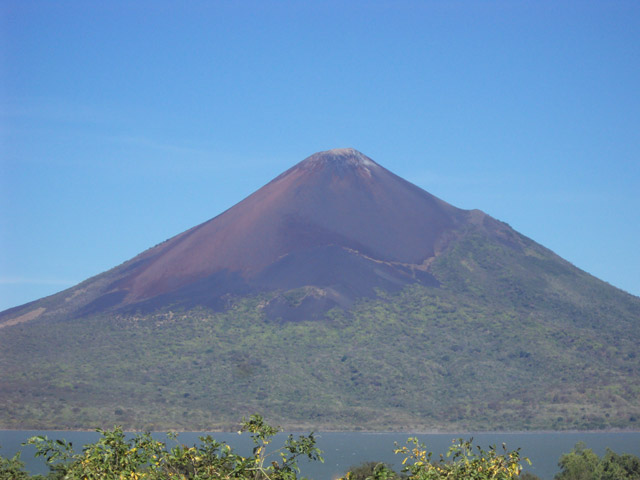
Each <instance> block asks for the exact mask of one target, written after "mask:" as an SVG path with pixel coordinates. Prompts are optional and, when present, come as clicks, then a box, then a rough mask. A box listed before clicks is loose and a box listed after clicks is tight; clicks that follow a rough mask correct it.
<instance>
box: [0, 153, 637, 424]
mask: <svg viewBox="0 0 640 480" xmlns="http://www.w3.org/2000/svg"><path fill="white" fill-rule="evenodd" d="M639 344H640V299H639V298H637V297H634V296H632V295H629V294H627V293H625V292H623V291H621V290H618V289H616V288H614V287H612V286H610V285H608V284H606V283H605V282H602V281H600V280H598V279H596V278H594V277H592V276H591V275H589V274H587V273H586V272H584V271H582V270H580V269H578V268H576V267H575V266H573V265H571V264H570V263H569V262H567V261H565V260H563V259H562V258H560V257H558V256H557V255H555V254H554V253H553V252H551V251H550V250H548V249H546V248H545V247H543V246H542V245H539V244H538V243H536V242H535V241H533V240H531V239H529V238H527V237H525V236H523V235H521V234H520V233H518V232H516V231H515V230H513V229H512V228H511V227H509V226H508V225H507V224H505V223H503V222H500V221H498V220H496V219H494V218H492V217H490V216H489V215H486V214H485V213H483V212H481V211H479V210H461V209H459V208H456V207H454V206H452V205H450V204H448V203H446V202H445V201H443V200H440V199H438V198H436V197H434V196H433V195H431V194H429V193H427V192H426V191H424V190H422V189H420V188H418V187H417V186H415V185H413V184H411V183H409V182H407V181H406V180H403V179H402V178H400V177H398V176H397V175H394V174H393V173H391V172H389V171H388V170H386V169H385V168H383V167H382V166H380V165H379V164H377V163H376V162H374V161H373V160H372V159H370V158H368V157H367V156H365V155H363V154H362V153H360V152H358V151H356V150H353V149H337V150H329V151H326V152H319V153H316V154H314V155H311V156H310V157H308V158H306V159H305V160H303V161H302V162H300V163H298V164H297V165H295V166H293V167H292V168H290V169H289V170H287V171H286V172H284V173H282V174H281V175H279V176H278V177H276V178H275V179H273V180H272V181H271V182H269V183H268V184H266V185H265V186H264V187H262V188H260V189H259V190H257V191H256V192H255V193H253V194H252V195H250V196H249V197H247V198H245V199H244V200H242V201H241V202H240V203H238V204H236V205H235V206H233V207H231V208H230V209H228V210H226V211H225V212H223V213H221V214H220V215H218V216H216V217H215V218H213V219H211V220H209V221H207V222H205V223H202V224H201V225H198V226H195V227H193V228H191V229H190V230H187V231H185V232H183V233H180V234H179V235H176V236H175V237H173V238H171V239H169V240H167V241H165V242H163V243H161V244H159V245H157V246H155V247H153V248H150V249H149V250H147V251H145V252H143V253H141V254H139V255H137V256H136V257H134V258H132V259H131V260H129V261H127V262H125V263H123V264H122V265H119V266H117V267H115V268H112V269H111V270H109V271H106V272H104V273H101V274H99V275H97V276H95V277H93V278H90V279H88V280H86V281H84V282H82V283H80V284H79V285H76V286H74V287H72V288H70V289H68V290H65V291H63V292H60V293H58V294H56V295H52V296H50V297H46V298H43V299H40V300H37V301H35V302H31V303H28V304H25V305H22V306H19V307H15V308H12V309H10V310H6V311H4V312H1V313H0V351H1V352H2V355H0V428H23V429H24V428H38V429H56V428H89V427H95V426H103V427H106V426H111V425H113V424H120V425H123V426H125V427H126V428H128V429H131V430H145V429H149V430H163V429H167V428H173V429H187V430H199V431H211V430H215V429H226V428H233V423H234V422H235V421H237V419H238V418H241V417H242V416H243V415H245V416H248V415H250V414H252V413H256V412H257V413H261V414H263V415H265V416H266V417H268V418H269V419H270V420H271V421H273V422H277V423H280V424H281V425H283V426H285V427H288V428H291V429H296V428H301V429H308V428H313V429H346V430H353V429H355V428H366V429H370V430H398V429H406V430H412V431H418V430H433V429H440V430H451V431H469V430H476V431H477V430H532V429H542V430H552V429H553V430H567V429H571V430H576V429H604V428H622V429H639V428H640V426H639V423H638V422H639V420H638V419H640V400H639V399H640V391H639V390H638V385H640V355H638V354H637V346H638V345H639Z"/></svg>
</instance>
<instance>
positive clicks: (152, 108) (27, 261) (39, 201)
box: [0, 0, 640, 310]
mask: <svg viewBox="0 0 640 480" xmlns="http://www.w3.org/2000/svg"><path fill="white" fill-rule="evenodd" d="M0 15H1V19H0V21H1V22H2V23H1V25H0V40H1V42H2V43H1V44H2V48H0V132H1V133H0V135H1V137H0V141H1V143H0V149H1V150H0V160H1V161H0V190H1V191H2V195H1V196H0V253H1V255H0V310H1V309H5V308H9V307H12V306H16V305H19V304H22V303H25V302H27V301H30V300H35V299H37V298H39V297H42V296H44V295H49V294H52V293H55V292H57V291H60V290H62V289H64V288H67V287H70V286H72V285H74V284H76V283H78V282H80V281H82V280H84V279H86V278H88V277H90V276H93V275H95V274H98V273H100V272H102V271H104V270H106V269H108V268H110V267H113V266H115V265H118V264H120V263H122V262H123V261H125V260H127V259H129V258H131V257H133V256H134V255H136V254H137V253H139V252H141V251H143V250H145V249H146V248H149V247H151V246H153V245H155V244H157V243H159V242H161V241H163V240H165V239H167V238H169V237H171V236H173V235H175V234H178V233H180V232H181V231H183V230H185V229H187V228H189V227H191V226H194V225H196V224H199V223H201V222H203V221H206V220H208V219H210V218H212V217H214V216H216V215H217V214H219V213H221V212H222V211H224V210H225V209H227V208H229V207H231V206H232V205H234V204H235V203H237V202H238V201H240V200H242V199H243V198H244V197H245V196H247V195H248V194H250V193H251V192H253V191H254V190H256V189H257V188H259V187H261V186H262V185H263V184H265V183H267V182H268V181H269V180H271V179H272V178H273V177H275V176H276V175H278V174H279V173H281V172H282V171H283V170H285V169H287V168H288V167H290V166H291V165H293V164H295V163H297V162H298V161H300V160H302V159H304V158H305V157H307V156H308V155H310V154H312V153H314V152H316V151H320V150H327V149H330V148H337V147H354V148H356V149H358V150H360V151H362V152H363V153H365V154H366V155H368V156H370V157H371V158H373V159H374V160H376V161H377V162H378V163H380V164H382V165H383V166H385V167H386V168H388V169H389V170H391V171H393V172H394V173H396V174H398V175H400V176H402V177H404V178H406V179H407V180H409V181H411V182H413V183H415V184H417V185H419V186H420V187H422V188H424V189H425V190H427V191H429V192H430V193H432V194H434V195H436V196H438V197H440V198H442V199H444V200H446V201H448V202H449V203H452V204H454V205H456V206H458V207H461V208H468V209H471V208H479V209H481V210H483V211H485V212H487V213H488V214H490V215H492V216H494V217H496V218H498V219H500V220H502V221H505V222H507V223H509V224H510V225H511V226H512V227H514V228H515V229H516V230H518V231H519V232H521V233H523V234H525V235H527V236H529V237H531V238H533V239H534V240H536V241H537V242H539V243H541V244H543V245H545V246H546V247H548V248H550V249H552V250H553V251H555V252H556V253H558V254H559V255H561V256H562V257H564V258H566V259H567V260H569V261H571V262H572V263H574V264H575V265H577V266H578V267H580V268H582V269H584V270H586V271H588V272H589V273H591V274H593V275H596V276H597V277H599V278H601V279H603V280H605V281H607V282H609V283H611V284H613V285H615V286H617V287H619V288H622V289H624V290H626V291H628V292H630V293H633V294H635V295H640V274H639V272H640V254H639V253H638V250H639V249H638V238H640V220H639V216H640V215H639V211H640V166H639V165H640V88H639V87H638V86H639V85H640V2H637V1H635V0H634V1H601V2H590V1H585V0H580V1H575V2H574V1H565V2H562V1H561V2H558V1H548V2H547V1H535V2H533V1H513V0H509V1H482V2H480V1H478V2H475V1H474V2H471V1H468V2H462V1H452V0H446V1H444V0H443V1H402V0H399V1H398V0H396V1H376V0H369V1H357V0H356V1H350V2H344V1H322V2H320V1H308V2H302V1H265V0H261V1H230V0H229V1H206V2H205V1H202V2H199V1H192V2H167V1H162V0H160V1H153V2H152V1H137V2H118V1H110V2H87V1H84V0H78V1H64V0H62V1H58V2H50V1H29V0H4V1H3V2H1V3H0Z"/></svg>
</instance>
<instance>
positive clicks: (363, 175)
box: [5, 148, 489, 317]
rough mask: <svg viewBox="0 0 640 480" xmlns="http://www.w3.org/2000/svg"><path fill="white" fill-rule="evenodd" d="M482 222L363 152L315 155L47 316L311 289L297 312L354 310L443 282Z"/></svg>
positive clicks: (211, 302) (272, 308) (213, 302)
mask: <svg viewBox="0 0 640 480" xmlns="http://www.w3.org/2000/svg"><path fill="white" fill-rule="evenodd" d="M478 215H480V216H481V217H485V215H484V214H482V213H481V212H478V211H465V210H460V209H458V208H455V207H453V206H452V205H449V204H448V203H446V202H444V201H442V200H440V199H438V198H436V197H434V196H433V195H431V194H429V193H427V192H426V191H424V190H422V189H420V188H418V187H417V186H415V185H413V184H411V183H409V182H407V181H405V180H403V179H402V178H400V177H398V176H397V175H395V174H393V173H391V172H390V171H388V170H386V169H385V168H383V167H382V166H380V165H378V164H377V163H376V162H374V161H373V160H372V159H370V158H369V157H367V156H365V155H363V154H362V153H360V152H358V151H357V150H354V149H351V148H347V149H335V150H329V151H326V152H319V153H316V154H314V155H311V156H310V157H308V158H306V159H305V160H303V161H302V162H300V163H298V164H297V165H295V166H293V167H292V168H290V169H289V170H287V171H286V172H284V173H282V174H281V175H279V176H278V177H276V178H275V179H273V180H272V181H271V182H269V183H268V184H267V185H265V186H264V187H262V188H260V189H259V190H258V191H256V192H255V193H253V194H252V195H250V196H249V197H247V198H245V199H244V200H242V201H241V202H240V203H238V204H236V205H235V206H233V207H232V208H230V209H228V210H227V211H225V212H223V213H222V214H220V215H218V216H217V217H215V218H213V219H211V220H209V221H207V222H205V223H203V224H201V225H198V226H196V227H193V228H191V229H190V230H187V231H185V232H183V233H181V234H179V235H177V236H175V237H173V238H171V239H169V240H167V241H166V242H164V243H162V244H160V245H157V246H155V247H153V248H151V249H149V250H147V251H145V252H143V253H141V254H140V255H138V256H136V257H135V258H133V259H131V260H129V261H128V262H125V263H124V264H122V265H120V266H118V267H116V268H114V269H112V270H110V271H108V272H105V273H104V274H102V275H98V276H96V277H94V278H93V279H89V280H88V281H86V282H84V283H83V284H81V285H79V286H78V287H74V289H75V290H74V289H71V290H74V291H73V292H71V294H70V295H66V297H65V298H66V300H67V301H66V302H65V304H64V305H61V306H58V307H56V306H55V305H51V307H49V311H51V309H52V308H53V309H54V310H55V309H56V308H64V309H66V311H67V312H66V313H67V314H72V315H74V316H77V315H84V314H88V313H98V312H103V311H111V310H121V309H127V310H131V309H143V310H148V309H157V308H162V307H167V306H171V305H182V306H195V305H204V306H209V307H214V308H223V307H224V306H225V305H226V304H227V302H228V300H229V298H232V297H233V296H235V295H245V294H248V293H255V292H260V291H273V290H282V291H288V290H292V289H297V288H305V289H306V291H307V297H308V298H306V301H305V302H301V303H300V304H299V305H298V308H297V309H296V311H298V312H299V313H301V312H302V311H304V312H305V316H307V317H308V316H309V315H311V316H313V312H314V309H315V308H316V307H317V308H318V309H319V311H320V312H324V311H326V310H327V309H328V308H331V307H332V306H334V305H336V304H338V305H342V306H348V305H349V304H350V303H351V302H352V301H353V300H354V299H356V298H358V297H361V296H371V295H373V294H374V289H375V288H382V289H387V290H390V289H391V290H393V289H397V288H399V287H401V286H403V285H406V284H407V283H411V282H420V283H423V284H437V281H436V280H435V278H434V277H433V276H432V275H431V274H430V273H429V271H428V266H429V263H430V261H431V260H432V259H433V258H434V257H435V256H436V255H437V254H438V252H439V251H441V250H442V249H443V248H444V247H445V246H446V244H447V242H448V241H449V240H450V239H451V238H452V237H453V236H454V232H455V231H456V230H458V229H460V228H461V227H464V225H466V224H467V223H469V222H474V221H475V222H477V221H478ZM487 218H489V217H487ZM67 293H69V292H67ZM70 299H71V300H72V301H69V300H70ZM284 310H287V311H284ZM284 310H283V308H280V307H279V306H278V300H277V299H276V300H274V301H273V302H272V304H270V305H268V306H267V308H266V311H267V312H272V313H273V314H277V315H279V316H283V317H291V316H292V315H293V316H295V314H293V313H292V312H290V311H288V310H290V309H286V308H285V309H284ZM25 311H27V310H24V309H19V310H18V311H16V312H15V315H18V314H20V315H22V314H23V312H25ZM5 313H6V312H5Z"/></svg>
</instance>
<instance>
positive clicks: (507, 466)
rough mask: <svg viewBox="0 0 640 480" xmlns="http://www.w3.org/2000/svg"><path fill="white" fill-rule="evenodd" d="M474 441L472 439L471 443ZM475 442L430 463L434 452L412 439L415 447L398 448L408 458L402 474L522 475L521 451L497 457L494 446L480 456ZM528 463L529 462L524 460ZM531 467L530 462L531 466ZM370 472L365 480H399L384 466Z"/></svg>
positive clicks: (472, 479)
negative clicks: (474, 446)
mask: <svg viewBox="0 0 640 480" xmlns="http://www.w3.org/2000/svg"><path fill="white" fill-rule="evenodd" d="M472 440H473V439H472ZM472 440H469V441H466V442H465V441H463V440H462V439H460V440H458V441H457V442H455V441H454V443H453V445H452V446H451V447H450V448H449V451H448V453H447V455H446V457H445V456H443V455H440V458H439V460H437V461H434V460H432V459H431V457H432V456H433V453H432V452H428V451H427V449H426V447H425V446H424V444H422V443H420V442H418V439H417V438H409V440H408V441H407V443H409V444H412V445H413V447H411V448H410V447H407V446H403V447H398V446H397V445H396V447H397V448H396V449H395V453H399V454H402V455H405V459H404V461H403V462H402V464H403V465H404V468H403V469H402V471H403V473H406V474H408V477H406V478H408V479H410V480H438V479H465V480H466V479H468V480H490V479H491V480H493V479H496V480H508V479H515V478H517V477H518V475H519V474H520V472H521V471H522V466H521V465H520V449H518V450H514V451H511V452H510V451H507V449H506V447H505V445H504V444H503V445H502V448H503V450H504V452H503V453H502V454H498V453H497V451H496V448H495V447H494V446H492V447H490V448H489V450H488V451H485V450H483V449H482V448H480V447H479V446H477V447H476V450H477V452H476V451H475V450H474V449H473V445H472ZM523 460H524V461H526V462H529V460H528V459H526V458H524V459H523ZM529 463H530V462H529ZM379 465H380V466H381V467H380V466H379V467H378V468H377V470H376V469H374V470H373V471H372V472H371V475H370V476H369V477H365V478H366V480H391V479H397V478H400V477H399V476H398V474H396V473H395V472H393V471H392V470H391V469H389V468H388V467H387V466H386V465H384V464H379ZM356 478H357V477H356V476H355V473H354V472H349V473H347V475H346V476H345V477H344V479H343V480H355V479H356Z"/></svg>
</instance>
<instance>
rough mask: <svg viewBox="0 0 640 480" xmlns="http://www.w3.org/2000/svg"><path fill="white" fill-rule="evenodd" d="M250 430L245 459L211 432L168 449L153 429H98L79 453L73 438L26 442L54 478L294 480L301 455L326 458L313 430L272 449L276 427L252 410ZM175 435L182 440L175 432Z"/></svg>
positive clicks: (245, 423) (245, 428)
mask: <svg viewBox="0 0 640 480" xmlns="http://www.w3.org/2000/svg"><path fill="white" fill-rule="evenodd" d="M245 431H247V432H249V433H250V435H251V438H252V440H253V443H254V448H253V453H252V455H251V456H249V457H246V458H245V457H243V456H241V455H238V454H237V453H235V452H234V451H233V449H232V448H231V447H230V446H229V445H227V444H226V443H224V442H222V443H220V442H217V441H216V440H214V439H213V438H212V437H211V436H209V435H208V436H205V437H200V442H201V443H200V445H197V446H192V447H188V446H186V445H180V444H177V445H176V446H174V447H173V448H171V449H170V450H167V448H166V445H165V443H164V442H160V441H157V440H154V439H153V438H152V437H151V435H150V434H149V433H144V434H139V435H136V436H135V437H133V438H131V439H127V438H126V437H125V434H124V432H123V431H122V429H121V428H120V427H116V428H114V429H113V430H98V432H100V434H101V435H102V437H101V438H100V439H99V440H98V441H97V442H95V443H93V444H90V445H87V446H86V447H85V448H84V450H83V452H82V453H80V454H76V453H74V452H73V449H72V445H71V444H70V443H68V442H65V441H63V440H55V441H53V440H50V439H48V438H47V437H44V436H36V437H31V438H30V439H29V440H28V441H27V444H30V445H34V446H35V447H36V450H37V453H36V456H42V457H44V458H45V459H46V461H47V463H48V464H49V466H50V468H51V472H52V473H51V475H50V478H60V479H65V480H67V479H68V480H94V479H95V480H124V479H127V480H161V479H162V480H174V479H175V480H187V479H188V480H214V479H215V480H221V479H247V480H248V479H251V480H293V479H297V478H298V473H299V469H298V465H297V459H298V458H299V457H301V456H306V457H307V458H309V459H310V460H320V461H322V457H321V452H320V450H318V448H316V446H315V444H316V440H315V437H314V435H313V433H311V434H310V435H308V436H300V437H299V438H298V439H297V440H296V439H294V438H293V436H292V435H289V438H288V439H287V440H286V442H285V444H284V446H283V447H281V448H280V449H278V450H275V451H272V452H269V453H268V452H267V445H268V444H269V443H270V442H271V440H272V438H273V436H274V435H275V434H276V433H278V431H279V430H278V429H277V428H274V427H272V426H270V425H268V424H266V423H265V422H264V420H263V418H262V417H261V416H260V415H252V416H251V417H250V419H249V420H248V421H244V420H243V423H242V429H241V431H240V432H245ZM170 438H172V439H174V440H177V436H176V435H171V434H170ZM268 460H269V461H268Z"/></svg>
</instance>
